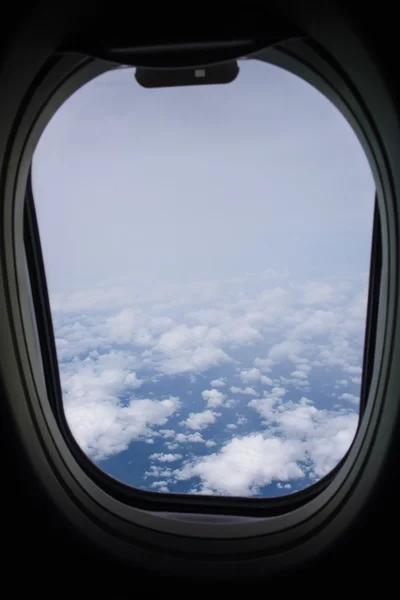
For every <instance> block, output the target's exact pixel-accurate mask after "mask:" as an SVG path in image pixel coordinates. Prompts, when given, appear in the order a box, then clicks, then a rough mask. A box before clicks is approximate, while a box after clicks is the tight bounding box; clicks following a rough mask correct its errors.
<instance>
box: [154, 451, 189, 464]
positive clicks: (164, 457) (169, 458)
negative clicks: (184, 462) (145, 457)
mask: <svg viewBox="0 0 400 600" xmlns="http://www.w3.org/2000/svg"><path fill="white" fill-rule="evenodd" d="M149 458H150V460H158V461H159V462H175V461H176V460H180V459H181V458H182V454H162V453H159V452H156V453H155V454H152V455H151V456H149Z"/></svg>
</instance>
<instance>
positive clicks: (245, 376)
mask: <svg viewBox="0 0 400 600" xmlns="http://www.w3.org/2000/svg"><path fill="white" fill-rule="evenodd" d="M239 376H240V379H241V380H242V381H243V382H244V383H256V382H258V381H259V382H261V383H263V384H265V385H273V381H272V379H270V378H269V377H266V376H265V375H263V374H262V373H261V371H260V369H257V368H256V367H253V368H252V369H247V370H246V371H241V373H240V375H239Z"/></svg>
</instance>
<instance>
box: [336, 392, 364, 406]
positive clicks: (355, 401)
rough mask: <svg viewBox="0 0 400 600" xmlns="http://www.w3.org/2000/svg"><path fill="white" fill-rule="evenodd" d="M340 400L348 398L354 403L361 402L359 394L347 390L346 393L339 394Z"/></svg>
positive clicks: (348, 400)
mask: <svg viewBox="0 0 400 600" xmlns="http://www.w3.org/2000/svg"><path fill="white" fill-rule="evenodd" d="M339 400H346V401H347V402H351V403H352V404H359V402H360V398H359V397H358V396H355V395H354V394H348V393H347V392H346V393H345V394H341V395H340V396H339Z"/></svg>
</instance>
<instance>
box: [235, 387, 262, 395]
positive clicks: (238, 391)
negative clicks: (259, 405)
mask: <svg viewBox="0 0 400 600" xmlns="http://www.w3.org/2000/svg"><path fill="white" fill-rule="evenodd" d="M231 392H232V394H244V395H245V396H259V394H258V392H256V390H255V389H254V388H252V387H249V386H247V387H245V388H239V387H235V386H234V385H233V386H232V387H231Z"/></svg>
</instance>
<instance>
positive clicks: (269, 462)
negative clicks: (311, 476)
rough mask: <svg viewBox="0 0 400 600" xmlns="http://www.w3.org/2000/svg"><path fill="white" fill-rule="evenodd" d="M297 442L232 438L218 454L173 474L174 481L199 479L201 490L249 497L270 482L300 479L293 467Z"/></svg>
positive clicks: (260, 437)
mask: <svg viewBox="0 0 400 600" xmlns="http://www.w3.org/2000/svg"><path fill="white" fill-rule="evenodd" d="M300 450H301V444H300V443H299V442H298V441H297V440H294V441H292V440H289V441H286V440H280V439H278V438H275V439H266V438H264V437H263V435H262V434H261V433H259V434H252V435H248V436H245V437H242V438H234V439H232V440H231V441H230V442H228V443H227V444H226V445H225V446H224V447H223V448H222V449H221V451H220V452H218V453H215V454H211V455H209V456H205V457H201V458H199V459H197V460H195V461H192V462H188V463H187V464H186V465H184V466H183V467H182V468H181V469H179V470H176V471H174V476H175V478H176V479H177V480H178V481H182V480H186V479H191V478H192V477H199V478H200V480H201V485H202V487H203V488H207V489H208V490H211V491H212V492H214V493H217V494H224V495H229V496H232V495H233V496H250V495H253V494H254V493H256V492H257V488H259V487H260V486H264V485H266V484H268V483H270V482H271V481H272V480H273V479H280V480H288V479H292V478H298V477H304V472H303V470H302V469H301V468H300V467H299V465H298V464H297V462H296V461H297V459H298V456H299V452H300Z"/></svg>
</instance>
